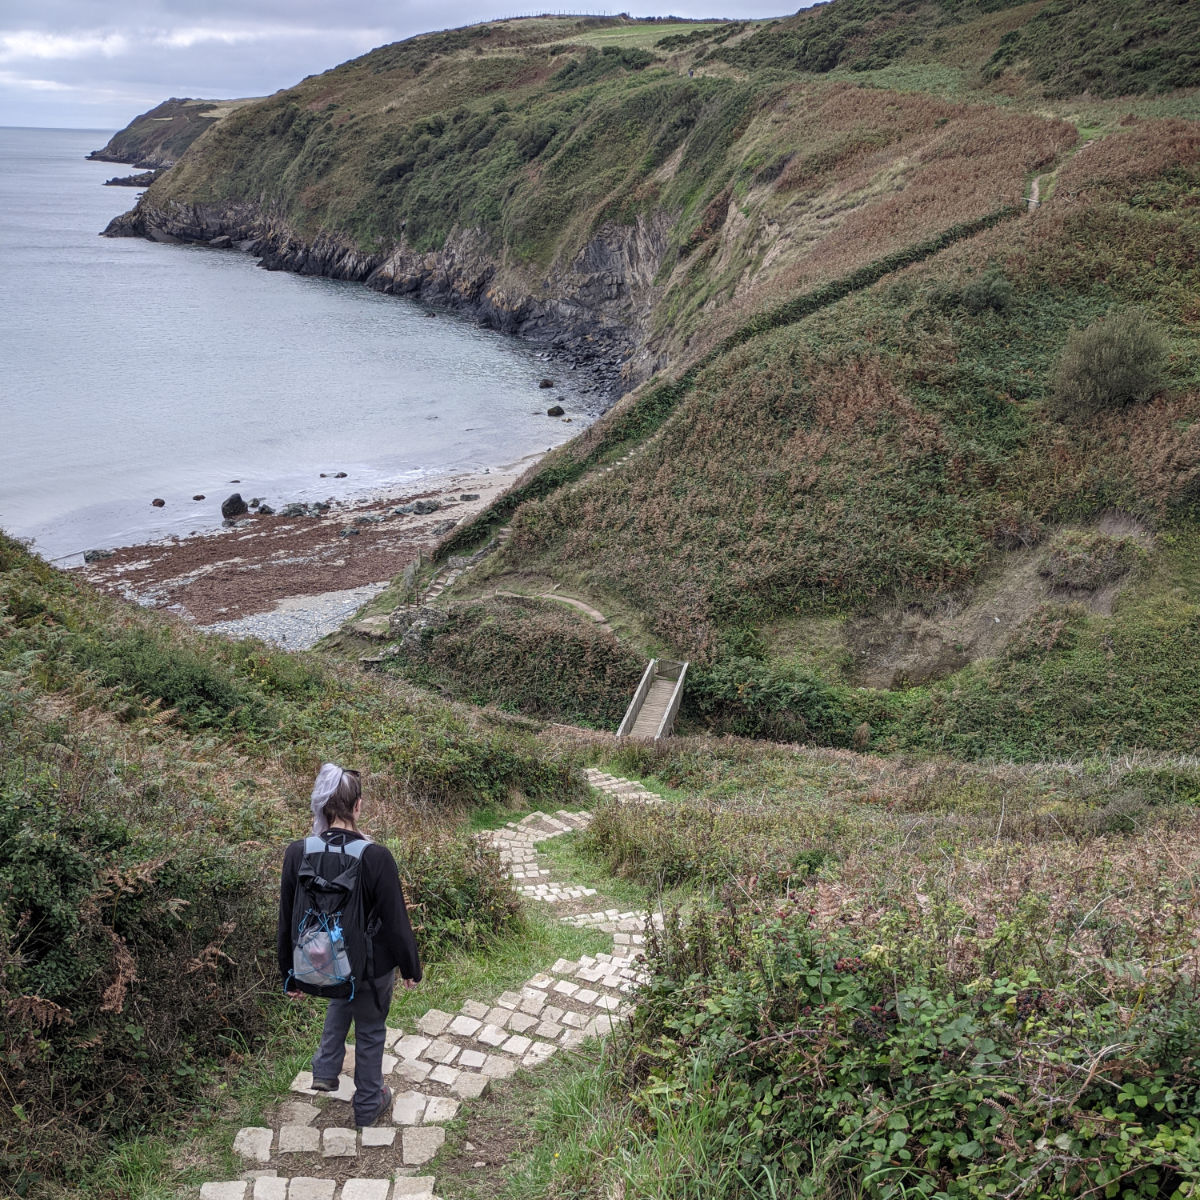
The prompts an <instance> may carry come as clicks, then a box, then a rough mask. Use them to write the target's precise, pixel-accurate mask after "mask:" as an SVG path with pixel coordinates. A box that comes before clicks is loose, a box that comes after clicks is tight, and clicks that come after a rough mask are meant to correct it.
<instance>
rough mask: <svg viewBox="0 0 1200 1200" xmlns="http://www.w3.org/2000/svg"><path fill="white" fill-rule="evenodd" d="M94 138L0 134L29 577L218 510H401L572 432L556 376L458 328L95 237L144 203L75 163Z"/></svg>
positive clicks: (326, 284)
mask: <svg viewBox="0 0 1200 1200" xmlns="http://www.w3.org/2000/svg"><path fill="white" fill-rule="evenodd" d="M107 137H108V134H107V133H104V132H98V131H95V130H91V131H89V130H59V129H53V130H51V129H0V213H2V214H3V215H2V216H0V262H2V263H3V275H4V280H5V286H4V288H3V289H2V290H0V355H2V359H0V361H2V362H3V368H4V369H3V375H2V379H3V383H2V384H0V388H2V390H0V414H2V417H0V421H2V426H0V428H2V431H3V436H2V437H0V526H2V527H3V528H4V530H5V531H6V532H8V533H10V534H13V535H15V536H18V537H23V538H30V539H33V544H34V548H35V549H36V550H37V551H38V552H39V553H40V554H42V555H43V556H45V557H47V558H52V559H54V558H59V557H60V556H65V555H71V554H73V553H76V552H79V551H82V550H84V549H88V548H92V547H102V546H118V545H130V544H135V543H139V542H142V541H146V540H149V539H152V538H157V537H163V536H167V535H171V534H176V535H185V534H188V533H190V532H193V531H199V530H204V529H211V528H213V527H214V525H216V524H218V523H219V520H220V514H219V511H218V506H219V504H220V501H221V500H222V499H224V497H225V496H227V495H228V494H229V493H230V492H231V491H240V492H241V493H242V495H243V496H245V497H246V498H250V497H252V496H258V497H262V498H264V499H266V500H268V501H269V502H270V503H272V504H278V503H286V502H288V501H291V500H314V499H324V498H328V497H336V498H339V499H340V498H346V497H349V496H353V495H357V494H360V493H365V492H367V491H371V490H379V489H390V490H394V491H396V492H401V491H404V490H410V491H411V490H417V489H419V487H420V486H421V481H422V479H424V478H429V477H433V476H438V475H444V474H446V473H447V472H450V471H459V470H479V469H484V468H498V467H505V466H511V465H512V464H513V463H516V462H519V461H520V460H522V459H524V458H525V457H527V456H529V455H532V454H536V453H540V452H544V451H545V450H546V449H548V448H549V447H550V446H552V445H556V444H558V443H560V442H562V441H565V440H567V438H569V437H571V436H573V435H574V434H575V433H578V432H579V430H580V427H581V419H582V420H587V419H588V414H587V411H586V406H585V404H584V402H583V401H582V400H581V399H579V398H578V397H576V396H575V395H573V394H572V392H571V391H570V389H569V388H557V389H556V390H555V391H553V392H552V391H548V390H542V389H539V387H538V383H539V380H540V379H541V378H542V377H543V376H546V375H547V374H549V375H551V376H552V377H557V376H558V375H562V374H563V372H562V370H561V369H557V368H554V367H551V366H549V365H548V364H547V362H546V361H544V359H543V358H542V357H541V356H540V354H539V352H538V351H537V350H536V349H535V348H533V347H530V346H528V345H524V344H522V343H519V342H516V341H515V340H513V339H510V338H506V337H504V336H503V335H501V334H498V333H495V332H492V331H489V330H484V329H480V328H477V327H476V326H475V325H474V324H473V323H471V322H469V321H466V320H463V319H460V318H457V317H454V316H452V315H450V314H440V315H439V316H438V317H437V319H430V317H429V316H428V315H427V313H426V312H425V311H424V310H423V309H422V308H421V307H420V306H419V305H417V304H415V303H413V302H410V301H407V300H403V299H397V298H396V297H392V296H384V295H381V294H378V293H375V292H372V291H370V290H369V289H367V288H364V287H363V286H361V285H359V284H352V283H341V282H336V281H332V280H325V279H315V278H307V277H299V276H293V275H287V274H282V273H275V272H267V271H263V270H261V269H259V268H258V267H257V265H256V263H255V261H254V260H253V259H252V258H250V257H248V256H246V255H244V254H240V253H237V252H236V251H220V250H211V249H208V248H206V247H198V246H167V245H158V244H155V243H151V242H145V241H140V240H135V239H110V238H102V237H99V236H98V234H99V231H100V230H102V229H103V228H104V227H105V226H106V225H107V224H108V222H109V220H110V219H111V218H112V217H114V216H116V215H117V214H118V213H120V212H123V211H125V210H126V209H128V208H130V207H132V205H133V204H134V202H135V200H136V198H137V194H138V193H137V191H136V190H135V189H131V188H118V187H108V188H106V187H103V186H102V184H103V181H104V180H105V179H106V178H109V177H110V176H112V175H120V174H125V173H126V169H125V168H123V167H120V166H117V165H116V164H112V163H96V162H88V161H86V160H85V155H86V154H87V152H88V151H89V150H92V149H94V148H95V147H97V146H100V145H103V144H104V142H105V141H106V140H107ZM556 382H559V383H566V382H567V380H566V379H556ZM553 400H559V401H561V402H562V403H563V404H564V406H565V407H566V409H567V411H568V413H570V414H571V415H572V417H573V418H574V421H573V422H572V423H564V422H561V421H558V420H554V419H552V418H550V417H547V416H546V408H547V406H548V403H549V402H551V401H553ZM339 472H345V473H346V474H345V477H344V478H341V479H336V478H334V476H336V475H337V473H339ZM322 475H325V476H326V477H325V478H322ZM235 480H236V481H237V482H236V483H235V482H233V481H235ZM196 494H203V495H204V496H205V497H206V499H205V500H204V501H202V502H197V501H194V500H193V499H192V496H193V495H196ZM155 497H160V498H162V499H164V500H165V501H166V505H165V507H163V508H154V507H152V506H151V500H152V499H154V498H155Z"/></svg>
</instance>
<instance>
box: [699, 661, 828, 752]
mask: <svg viewBox="0 0 1200 1200" xmlns="http://www.w3.org/2000/svg"><path fill="white" fill-rule="evenodd" d="M684 706H685V712H686V713H688V714H689V715H691V716H692V717H695V718H699V719H700V720H701V721H703V722H704V723H705V724H706V725H708V726H710V727H711V728H713V729H715V730H717V731H719V732H721V733H733V734H737V735H739V736H741V737H769V738H774V739H775V740H777V741H806V742H820V743H821V744H823V745H828V744H830V743H834V742H837V743H844V744H849V739H850V718H849V715H848V714H847V712H846V709H845V707H844V706H843V704H842V703H841V701H840V700H839V698H838V696H837V693H836V692H835V691H834V690H833V688H831V687H830V686H829V685H828V684H827V683H825V682H824V681H823V680H821V679H818V678H817V677H816V676H813V675H810V674H808V673H806V672H804V671H800V670H797V669H795V668H789V667H778V666H772V665H771V664H768V663H765V662H762V661H760V660H759V659H757V658H751V657H744V656H743V657H738V658H727V659H722V660H720V661H718V662H716V663H714V664H713V665H712V666H711V667H708V668H699V669H694V670H692V671H689V672H688V677H687V684H686V687H685V689H684Z"/></svg>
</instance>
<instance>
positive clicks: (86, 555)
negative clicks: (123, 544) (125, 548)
mask: <svg viewBox="0 0 1200 1200" xmlns="http://www.w3.org/2000/svg"><path fill="white" fill-rule="evenodd" d="M115 553H116V551H115V550H85V551H84V552H83V561H84V562H85V563H94V562H101V561H103V560H104V559H106V558H112V556H113V555H114V554H115Z"/></svg>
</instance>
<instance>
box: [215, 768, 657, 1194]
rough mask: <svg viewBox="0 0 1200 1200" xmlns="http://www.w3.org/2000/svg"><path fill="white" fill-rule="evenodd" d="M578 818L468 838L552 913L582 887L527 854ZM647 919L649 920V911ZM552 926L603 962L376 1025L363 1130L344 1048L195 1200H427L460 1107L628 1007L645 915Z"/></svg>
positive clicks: (601, 779)
mask: <svg viewBox="0 0 1200 1200" xmlns="http://www.w3.org/2000/svg"><path fill="white" fill-rule="evenodd" d="M586 775H587V778H588V782H589V783H590V784H591V785H592V786H593V787H594V788H596V789H597V790H598V791H601V792H603V793H605V794H607V795H609V796H611V797H613V798H614V799H616V800H618V801H619V802H622V803H661V801H662V797H660V796H659V795H658V794H657V793H654V792H648V791H646V790H645V789H644V788H643V787H642V785H641V784H639V783H636V782H634V781H632V780H628V779H621V778H619V777H617V776H612V775H607V774H605V773H604V772H601V771H596V770H588V771H587V772H586ZM591 819H592V814H591V813H590V812H586V811H585V812H568V811H566V810H560V811H559V812H557V813H554V814H550V813H541V812H535V813H530V814H529V815H527V816H525V817H523V818H522V819H521V820H520V821H514V822H509V823H508V824H507V825H506V826H505V827H504V828H502V829H497V830H490V831H488V832H487V833H484V834H481V835H479V836H480V838H481V840H482V841H484V842H485V843H487V844H490V845H492V846H494V847H495V848H496V850H497V851H498V852H499V854H500V857H501V860H502V861H503V863H504V865H505V866H506V868H507V869H508V872H509V874H510V876H511V878H512V880H513V886H514V887H515V888H516V890H518V891H519V892H521V893H522V894H523V895H525V896H528V897H530V898H531V899H533V900H536V901H540V902H543V903H547V904H564V903H568V902H577V901H579V900H581V899H584V898H586V897H588V896H593V895H596V894H597V892H596V889H595V888H587V887H581V886H578V885H574V884H571V883H567V882H562V881H558V880H554V879H553V878H552V877H551V876H552V872H551V871H549V870H547V869H546V868H544V867H542V866H541V865H540V864H539V861H538V853H537V846H538V844H539V843H541V842H544V841H547V840H548V839H550V838H555V837H561V836H562V835H563V834H565V833H570V832H572V831H574V830H577V829H583V828H586V826H587V825H588V824H589V822H590V821H591ZM652 919H654V920H655V921H656V922H660V921H661V917H660V916H659V915H658V914H655V915H654V917H653V918H652ZM562 920H563V921H564V923H566V924H569V925H572V926H574V927H576V928H594V929H598V930H601V931H602V932H605V933H611V934H612V936H613V950H612V952H611V953H605V954H597V955H584V956H583V957H581V958H578V959H573V960H572V959H559V960H558V961H557V962H555V963H553V964H551V966H549V967H548V968H547V969H546V970H545V971H541V972H539V973H538V974H536V975H534V976H533V977H532V978H530V979H528V980H526V981H525V982H524V983H523V984H522V985H521V986H520V987H519V988H517V989H515V990H513V991H507V992H502V993H501V994H500V995H499V996H496V997H495V998H494V999H492V1000H491V1001H490V1002H488V1001H484V1000H475V999H469V1000H465V1001H464V1002H463V1003H462V1005H461V1006H460V1008H459V1009H458V1011H457V1012H444V1011H442V1010H441V1009H437V1008H431V1009H429V1010H428V1011H427V1012H425V1013H423V1014H422V1015H421V1016H420V1017H418V1018H417V1019H416V1020H415V1021H414V1022H413V1028H412V1029H411V1030H404V1029H393V1028H389V1029H388V1032H387V1039H386V1047H387V1051H386V1053H385V1055H384V1063H383V1068H384V1076H385V1079H386V1081H387V1083H388V1085H389V1086H390V1087H391V1089H392V1094H393V1099H392V1105H391V1110H390V1112H389V1113H388V1114H387V1117H386V1118H383V1119H381V1120H380V1122H379V1123H378V1124H377V1125H375V1126H372V1127H370V1128H366V1129H356V1128H352V1127H350V1126H349V1125H348V1124H347V1123H346V1122H347V1119H348V1118H349V1117H350V1115H351V1114H350V1110H349V1106H348V1102H349V1101H350V1099H351V1098H352V1097H353V1095H354V1081H353V1074H354V1048H353V1047H352V1046H350V1047H347V1050H346V1059H345V1063H344V1064H343V1071H342V1074H341V1076H340V1077H339V1079H338V1087H337V1090H336V1091H334V1092H323V1093H318V1092H315V1091H314V1090H313V1088H312V1075H311V1073H310V1072H308V1071H301V1072H299V1074H297V1075H296V1077H295V1078H294V1079H293V1080H292V1084H291V1091H292V1098H291V1099H290V1100H288V1101H286V1102H284V1103H283V1104H281V1105H280V1107H279V1109H278V1111H277V1112H276V1113H275V1114H274V1116H273V1119H272V1120H271V1122H270V1123H269V1124H264V1125H261V1126H247V1127H246V1128H243V1129H239V1130H238V1132H237V1133H236V1135H235V1136H234V1140H233V1150H234V1153H235V1154H236V1155H237V1156H238V1157H239V1158H240V1159H241V1160H242V1163H243V1166H244V1168H245V1171H244V1174H243V1176H242V1177H241V1178H240V1179H236V1180H225V1181H220V1182H211V1183H205V1184H203V1185H202V1186H201V1188H200V1193H199V1195H200V1200H438V1197H437V1195H436V1193H435V1191H434V1185H435V1178H434V1176H432V1175H426V1174H421V1173H420V1172H421V1171H422V1169H423V1168H425V1167H426V1165H427V1164H428V1163H429V1162H430V1161H431V1160H432V1159H433V1158H434V1157H435V1156H436V1155H437V1152H438V1151H439V1150H440V1149H441V1147H442V1145H443V1143H444V1142H445V1138H446V1130H445V1125H446V1123H447V1122H449V1121H451V1120H453V1119H454V1118H455V1117H457V1116H458V1115H459V1113H460V1111H461V1108H462V1105H463V1104H469V1103H470V1102H471V1101H472V1100H477V1099H479V1098H480V1097H481V1096H483V1095H484V1094H485V1093H486V1092H487V1091H488V1089H489V1088H490V1087H492V1086H493V1085H495V1084H496V1083H497V1082H498V1081H502V1080H504V1079H507V1078H509V1077H510V1076H511V1075H513V1074H515V1073H516V1072H517V1071H519V1070H529V1069H532V1068H535V1067H537V1066H539V1065H540V1064H541V1063H544V1062H546V1061H547V1059H549V1058H551V1057H552V1056H554V1055H555V1054H558V1053H559V1052H560V1051H564V1050H567V1051H569V1050H571V1049H573V1048H574V1047H576V1046H579V1045H581V1044H582V1043H583V1042H585V1041H586V1040H587V1039H589V1038H596V1037H604V1036H605V1035H606V1034H608V1033H609V1032H610V1031H611V1030H612V1028H613V1027H614V1025H615V1024H616V1023H617V1022H618V1021H621V1020H622V1019H624V1018H625V1017H627V1016H628V1015H629V1012H630V1011H631V1003H630V999H629V997H630V995H631V994H632V993H633V992H634V991H635V990H636V988H637V987H638V985H639V984H640V983H641V982H642V981H643V980H644V977H645V975H644V970H643V968H642V966H641V964H640V963H639V961H638V954H639V948H640V946H641V945H642V944H643V942H644V940H645V937H644V933H643V931H644V929H645V925H646V921H647V916H646V914H645V913H636V912H622V911H620V910H618V909H615V908H610V909H603V910H599V911H597V912H594V913H583V914H580V915H572V916H566V917H563V918H562ZM192 1195H193V1196H194V1195H195V1193H194V1192H193V1193H192Z"/></svg>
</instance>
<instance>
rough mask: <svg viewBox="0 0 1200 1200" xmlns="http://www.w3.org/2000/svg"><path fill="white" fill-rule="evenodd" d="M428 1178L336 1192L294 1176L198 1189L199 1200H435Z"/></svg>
mask: <svg viewBox="0 0 1200 1200" xmlns="http://www.w3.org/2000/svg"><path fill="white" fill-rule="evenodd" d="M433 1185H434V1178H433V1176H432V1175H402V1176H400V1177H399V1178H398V1179H396V1180H395V1182H393V1181H392V1180H390V1179H347V1180H346V1181H345V1183H343V1184H342V1185H341V1188H340V1190H339V1188H338V1184H337V1181H336V1180H333V1179H318V1178H315V1177H313V1176H306V1175H297V1176H293V1177H291V1178H287V1177H286V1176H278V1175H275V1176H264V1177H262V1178H259V1179H254V1180H248V1179H235V1180H230V1181H228V1182H224V1183H204V1184H201V1185H200V1200H335V1197H336V1200H437V1197H436V1196H435V1195H434V1193H433Z"/></svg>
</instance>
